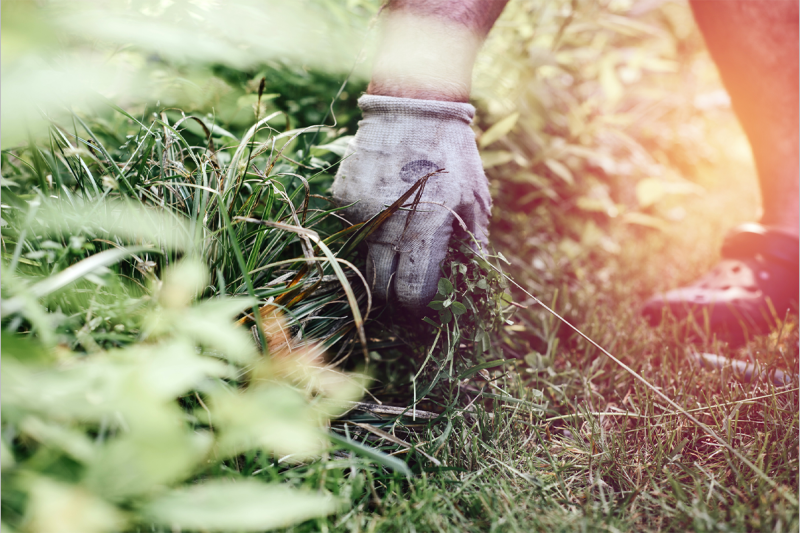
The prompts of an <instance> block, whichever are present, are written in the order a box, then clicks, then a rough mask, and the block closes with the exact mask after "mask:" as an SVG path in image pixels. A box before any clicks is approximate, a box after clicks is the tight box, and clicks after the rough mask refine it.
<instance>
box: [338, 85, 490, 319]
mask: <svg viewBox="0 0 800 533" xmlns="http://www.w3.org/2000/svg"><path fill="white" fill-rule="evenodd" d="M358 105H359V107H360V108H361V110H362V111H363V114H364V118H363V119H362V120H361V122H359V124H358V126H359V128H358V132H357V133H356V135H355V137H354V138H353V140H351V141H350V145H349V146H348V148H347V151H346V153H345V158H344V160H343V161H342V163H341V165H340V166H339V171H338V172H337V174H336V179H335V181H334V182H333V188H332V192H333V197H334V199H335V200H336V201H337V203H338V204H339V205H349V204H353V205H351V206H350V207H348V208H347V209H346V210H345V211H344V214H345V217H347V218H348V219H349V220H350V222H352V223H357V222H364V221H367V220H369V219H370V218H372V217H373V216H374V215H376V214H377V213H379V212H380V211H383V210H384V209H385V208H387V207H388V206H390V205H391V204H392V203H394V202H395V201H396V200H397V199H398V198H400V197H401V196H402V195H403V194H404V193H405V192H406V191H408V190H409V189H410V188H411V187H412V186H413V185H414V183H416V181H417V180H418V179H419V178H421V177H423V176H425V175H427V174H430V173H432V172H435V171H437V170H440V169H443V171H442V172H438V173H436V174H433V175H432V176H430V178H428V181H427V183H426V185H425V187H424V190H423V193H422V195H421V198H420V203H419V204H418V205H417V206H416V210H413V209H408V208H406V209H403V210H399V211H397V212H395V213H394V214H393V215H392V216H390V217H389V218H388V220H386V221H385V222H384V223H383V224H382V225H381V226H380V227H379V228H378V229H377V230H376V231H375V232H374V233H372V235H370V236H369V237H367V239H366V241H367V245H368V247H369V254H368V257H367V278H368V279H369V280H370V283H371V285H372V287H371V289H372V292H373V294H374V295H375V296H376V297H377V299H378V300H381V301H386V300H389V299H395V298H396V300H397V301H398V302H399V303H400V304H401V305H402V306H404V307H407V308H416V309H419V308H422V307H424V306H425V305H427V304H428V303H429V302H430V301H431V299H433V296H434V295H435V294H436V290H437V283H438V281H439V278H440V277H441V275H440V270H439V269H440V266H441V263H442V261H443V260H444V258H445V255H446V254H447V245H448V242H449V241H450V236H451V235H452V233H453V228H454V222H455V226H456V227H457V228H459V232H460V233H462V235H463V228H461V224H460V223H459V222H457V221H456V216H455V215H454V213H455V214H457V215H458V217H460V218H461V220H463V222H464V225H465V226H466V229H467V230H468V231H470V232H472V233H473V234H474V235H475V237H476V239H477V240H478V245H477V246H474V248H475V249H476V251H478V252H481V250H482V249H483V250H485V249H486V245H487V243H488V224H489V216H490V211H491V207H492V199H491V197H490V196H489V187H488V184H487V182H486V176H485V175H484V173H483V167H482V166H481V159H480V156H479V155H478V148H477V146H476V144H475V135H474V133H473V132H472V130H471V129H470V127H469V124H470V122H471V121H472V118H473V116H474V115H475V108H474V107H472V106H471V105H469V104H464V103H454V102H440V101H435V100H416V99H411V98H395V97H391V96H375V95H364V96H362V97H361V98H360V99H359V100H358ZM417 192H418V191H417ZM417 192H415V193H414V194H412V195H411V197H410V198H409V199H408V200H407V201H406V202H405V203H404V205H407V206H408V205H409V204H411V203H412V202H413V201H414V199H415V196H416V194H417ZM354 202H355V203H354ZM463 236H465V235H463ZM470 240H471V239H470Z"/></svg>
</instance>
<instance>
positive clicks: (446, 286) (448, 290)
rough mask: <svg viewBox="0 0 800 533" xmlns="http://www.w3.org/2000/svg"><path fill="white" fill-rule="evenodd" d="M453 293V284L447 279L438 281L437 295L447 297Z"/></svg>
mask: <svg viewBox="0 0 800 533" xmlns="http://www.w3.org/2000/svg"><path fill="white" fill-rule="evenodd" d="M452 293H453V284H452V283H450V280H449V279H447V278H440V279H439V294H441V295H443V296H447V295H449V294H452Z"/></svg>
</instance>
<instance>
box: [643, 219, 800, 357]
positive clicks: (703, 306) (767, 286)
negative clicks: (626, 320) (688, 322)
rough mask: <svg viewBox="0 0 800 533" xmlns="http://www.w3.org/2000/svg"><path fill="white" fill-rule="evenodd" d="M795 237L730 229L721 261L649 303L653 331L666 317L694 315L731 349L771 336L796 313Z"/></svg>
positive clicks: (799, 246) (749, 227)
mask: <svg viewBox="0 0 800 533" xmlns="http://www.w3.org/2000/svg"><path fill="white" fill-rule="evenodd" d="M798 256H800V240H798V237H797V236H796V235H791V234H789V233H786V232H783V231H780V230H776V229H773V228H768V227H765V226H762V225H760V224H754V223H748V224H743V225H741V226H739V227H737V228H735V229H734V230H732V231H731V232H730V233H729V234H728V236H727V237H726V238H725V242H724V243H723V245H722V260H721V261H720V262H719V263H718V264H717V266H715V267H714V268H713V269H712V270H711V272H709V273H708V274H706V275H705V276H703V277H701V278H700V279H698V280H697V281H695V282H694V283H692V284H690V285H687V286H685V287H680V288H678V289H674V290H671V291H669V292H667V293H666V294H663V295H656V296H653V297H652V298H650V299H649V300H648V301H647V302H646V303H645V305H644V308H643V309H642V314H643V315H644V316H645V318H646V319H647V321H648V322H649V323H650V324H651V325H653V326H655V325H657V324H659V323H660V322H661V320H662V319H663V317H664V316H665V315H666V314H667V313H671V314H672V315H673V316H675V317H676V318H678V319H682V318H686V317H688V316H693V317H694V319H695V320H696V321H697V323H698V324H700V325H704V324H705V323H706V316H707V317H708V318H707V320H708V325H709V327H710V330H711V332H712V333H715V334H716V335H717V337H718V338H720V339H722V340H726V341H728V342H729V343H731V344H733V345H737V344H742V343H743V342H746V341H747V340H748V339H749V338H752V336H753V335H755V334H758V333H765V332H768V331H769V330H770V329H771V328H772V327H773V326H774V325H775V323H776V319H781V318H783V317H784V316H785V315H786V313H787V311H788V312H791V313H797V303H798V277H800V271H798V262H799V261H798Z"/></svg>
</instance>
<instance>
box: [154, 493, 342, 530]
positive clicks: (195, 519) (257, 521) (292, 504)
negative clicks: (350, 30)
mask: <svg viewBox="0 0 800 533" xmlns="http://www.w3.org/2000/svg"><path fill="white" fill-rule="evenodd" d="M339 506H340V505H339V502H338V501H337V500H335V499H334V498H332V497H331V496H328V495H325V494H320V493H313V492H306V491H300V490H295V489H291V488H289V487H287V486H285V485H279V484H269V485H268V484H265V483H259V482H257V481H250V480H238V481H235V482H230V481H209V482H206V483H203V484H200V485H195V486H192V487H189V488H184V489H178V490H173V491H171V492H168V493H167V494H165V495H163V496H160V497H158V498H156V499H154V500H152V501H151V502H150V503H148V504H147V505H146V506H145V508H144V512H145V514H146V515H147V516H149V517H150V518H151V519H152V520H153V521H154V522H156V523H158V524H162V525H163V526H165V527H168V528H172V529H173V530H182V531H185V530H193V531H264V530H271V529H275V528H282V527H288V526H291V525H294V524H297V523H299V522H304V521H306V520H308V519H310V518H315V517H320V516H326V515H329V514H331V513H334V512H336V510H337V509H338V508H339Z"/></svg>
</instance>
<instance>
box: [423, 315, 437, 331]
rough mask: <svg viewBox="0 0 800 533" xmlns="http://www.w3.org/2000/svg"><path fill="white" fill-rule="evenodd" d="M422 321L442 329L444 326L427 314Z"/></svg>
mask: <svg viewBox="0 0 800 533" xmlns="http://www.w3.org/2000/svg"><path fill="white" fill-rule="evenodd" d="M422 321H423V322H426V323H428V324H430V325H431V326H433V327H435V328H437V329H441V328H442V326H441V325H440V324H437V323H436V322H434V321H433V320H432V319H431V318H430V317H427V316H426V317H423V318H422Z"/></svg>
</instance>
